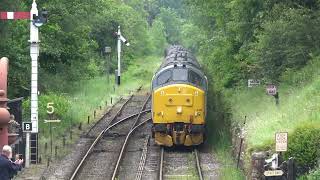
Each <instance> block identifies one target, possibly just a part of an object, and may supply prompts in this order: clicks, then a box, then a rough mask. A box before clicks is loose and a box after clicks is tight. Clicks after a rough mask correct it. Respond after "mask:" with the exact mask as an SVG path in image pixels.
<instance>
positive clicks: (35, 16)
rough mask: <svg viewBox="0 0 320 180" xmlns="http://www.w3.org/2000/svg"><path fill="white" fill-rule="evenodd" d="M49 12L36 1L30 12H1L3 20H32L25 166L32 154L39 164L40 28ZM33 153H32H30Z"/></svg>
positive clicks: (0, 15)
mask: <svg viewBox="0 0 320 180" xmlns="http://www.w3.org/2000/svg"><path fill="white" fill-rule="evenodd" d="M47 14H48V13H47V12H46V11H42V12H40V15H39V11H38V8H37V4H36V2H35V0H33V3H32V8H31V11H30V12H0V19H1V20H19V19H25V20H27V19H30V21H31V22H30V40H29V42H30V57H31V128H32V129H31V131H29V130H27V131H25V133H26V154H25V166H26V167H29V165H30V154H31V155H32V157H33V160H34V162H35V163H37V159H38V156H37V152H38V147H37V146H38V142H37V141H38V140H37V139H38V57H39V42H40V41H39V29H38V28H39V27H40V26H41V25H43V24H44V23H45V22H46V21H47ZM31 134H32V135H33V136H32V137H34V138H33V139H32V140H31V141H32V142H33V143H32V145H34V147H30V136H31ZM30 152H31V153H30Z"/></svg>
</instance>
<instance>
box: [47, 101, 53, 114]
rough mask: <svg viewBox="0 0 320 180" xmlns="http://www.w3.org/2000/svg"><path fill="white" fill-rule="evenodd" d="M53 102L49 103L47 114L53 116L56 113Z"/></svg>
mask: <svg viewBox="0 0 320 180" xmlns="http://www.w3.org/2000/svg"><path fill="white" fill-rule="evenodd" d="M53 104H54V103H53V102H49V103H47V113H48V114H53V113H54V107H53Z"/></svg>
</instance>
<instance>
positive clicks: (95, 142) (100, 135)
mask: <svg viewBox="0 0 320 180" xmlns="http://www.w3.org/2000/svg"><path fill="white" fill-rule="evenodd" d="M132 97H133V95H131V96H130V98H128V100H126V102H125V103H124V104H123V105H122V106H121V107H120V109H119V110H118V111H117V113H116V114H115V116H114V117H113V118H112V119H111V120H110V121H109V122H108V123H107V125H106V126H107V127H106V128H105V129H104V130H102V131H101V132H100V133H99V135H98V136H97V137H96V139H95V140H94V141H93V143H92V144H91V146H90V148H89V149H88V150H87V152H86V154H85V155H84V156H83V158H82V159H81V161H80V163H79V164H78V165H77V167H76V169H75V170H74V171H73V173H72V176H71V178H70V180H73V179H74V178H75V177H76V175H77V174H78V172H79V170H80V168H81V167H82V165H83V163H84V161H85V160H86V159H87V157H88V155H89V153H90V152H91V150H92V149H93V148H94V146H95V145H96V144H97V142H98V141H99V140H100V139H101V137H102V135H103V134H104V133H105V132H106V131H108V130H109V129H110V128H112V127H114V126H115V125H117V124H119V123H121V122H123V121H125V120H127V119H130V118H132V117H133V116H136V115H138V114H140V113H141V112H139V113H136V114H133V115H131V116H128V117H125V118H123V119H121V120H120V121H118V122H116V123H114V124H112V125H111V126H110V124H111V123H112V121H114V120H115V119H116V118H117V116H118V115H119V114H120V112H121V111H122V109H123V108H124V106H125V105H126V104H127V103H128V102H129V101H130V100H131V99H132ZM149 111H150V110H149ZM103 118H104V117H103ZM91 130H92V129H91V128H90V130H89V131H88V133H87V135H88V134H89V132H90V131H91Z"/></svg>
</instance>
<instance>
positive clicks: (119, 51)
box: [116, 26, 130, 86]
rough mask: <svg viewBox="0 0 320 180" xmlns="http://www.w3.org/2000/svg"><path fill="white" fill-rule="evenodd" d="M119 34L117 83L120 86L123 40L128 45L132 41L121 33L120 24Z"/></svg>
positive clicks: (117, 33)
mask: <svg viewBox="0 0 320 180" xmlns="http://www.w3.org/2000/svg"><path fill="white" fill-rule="evenodd" d="M116 35H117V36H118V44H117V46H118V48H117V49H118V72H117V85H118V86H120V81H121V80H120V79H121V42H123V43H124V44H125V45H126V46H130V43H129V42H128V41H127V40H126V39H125V38H124V37H123V36H122V35H121V31H120V26H118V32H116Z"/></svg>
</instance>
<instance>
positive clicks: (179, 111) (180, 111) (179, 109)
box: [177, 106, 182, 114]
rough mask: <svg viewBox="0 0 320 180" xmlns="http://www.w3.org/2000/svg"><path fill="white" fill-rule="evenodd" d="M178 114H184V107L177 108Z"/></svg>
mask: <svg viewBox="0 0 320 180" xmlns="http://www.w3.org/2000/svg"><path fill="white" fill-rule="evenodd" d="M177 114H182V107H181V106H178V107H177Z"/></svg>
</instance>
